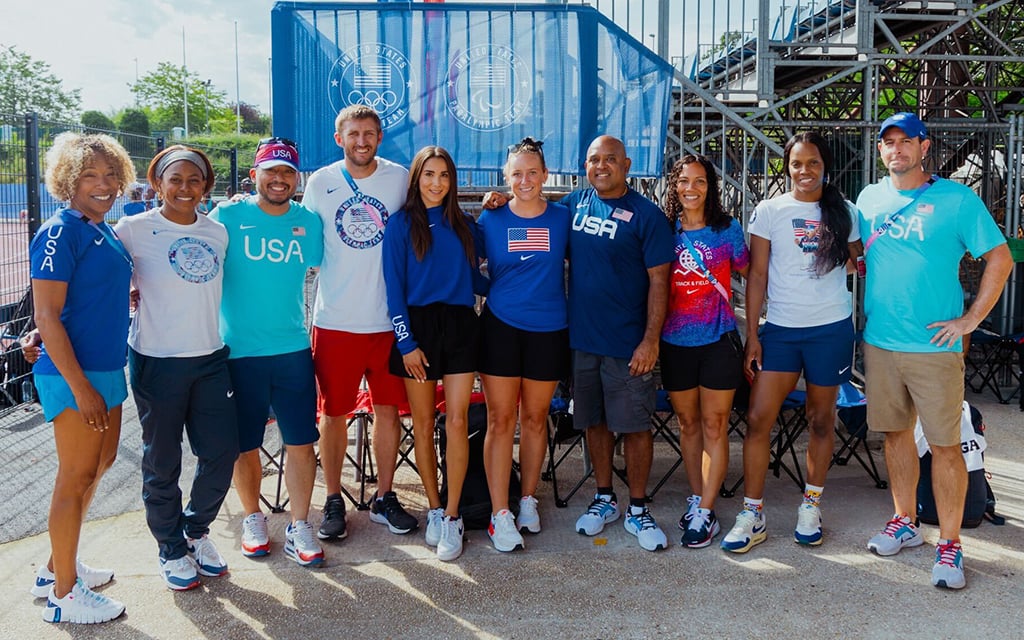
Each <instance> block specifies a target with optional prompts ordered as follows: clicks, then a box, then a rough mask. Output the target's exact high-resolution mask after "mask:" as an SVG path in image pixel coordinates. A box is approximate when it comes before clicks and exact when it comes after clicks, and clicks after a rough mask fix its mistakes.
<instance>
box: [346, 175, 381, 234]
mask: <svg viewBox="0 0 1024 640" xmlns="http://www.w3.org/2000/svg"><path fill="white" fill-rule="evenodd" d="M341 175H342V176H343V177H344V178H345V182H347V183H348V186H349V188H350V189H352V193H354V194H355V196H356V199H358V200H359V202H361V203H362V205H363V206H362V210H363V211H365V212H366V213H368V214H370V217H371V218H373V221H374V223H376V225H377V228H379V229H383V228H384V221H383V220H381V219H380V216H379V215H377V211H376V210H375V208H374V207H370V206H366V205H367V202H366V196H364V195H363V192H362V191H360V190H359V187H358V186H356V181H355V179H353V178H352V174H351V173H349V172H348V169H346V168H345V165H344V164H342V165H341Z"/></svg>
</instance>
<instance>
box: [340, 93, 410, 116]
mask: <svg viewBox="0 0 1024 640" xmlns="http://www.w3.org/2000/svg"><path fill="white" fill-rule="evenodd" d="M348 101H349V103H350V104H365V105H366V106H368V107H370V108H371V109H373V110H374V111H376V112H377V114H378V115H379V114H381V113H385V112H386V111H387V110H388V109H391V108H392V107H394V106H395V105H397V104H398V94H396V93H395V92H394V91H392V90H391V89H385V90H384V91H375V90H372V89H371V90H369V91H360V90H358V89H353V90H352V91H349V92H348Z"/></svg>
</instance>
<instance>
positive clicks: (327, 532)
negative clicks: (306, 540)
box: [316, 494, 348, 540]
mask: <svg viewBox="0 0 1024 640" xmlns="http://www.w3.org/2000/svg"><path fill="white" fill-rule="evenodd" d="M347 535H348V531H346V530H345V499H344V498H342V497H341V496H340V495H339V494H334V495H330V496H327V502H325V503H324V519H323V522H321V523H320V530H319V531H317V532H316V537H318V538H320V539H321V540H341V539H343V538H344V537H345V536H347Z"/></svg>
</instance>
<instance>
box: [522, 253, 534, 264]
mask: <svg viewBox="0 0 1024 640" xmlns="http://www.w3.org/2000/svg"><path fill="white" fill-rule="evenodd" d="M533 256H534V254H532V253H531V254H530V255H528V256H519V261H520V262H526V261H527V260H529V259H530V258H532V257H533Z"/></svg>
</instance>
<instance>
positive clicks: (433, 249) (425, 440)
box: [384, 146, 483, 560]
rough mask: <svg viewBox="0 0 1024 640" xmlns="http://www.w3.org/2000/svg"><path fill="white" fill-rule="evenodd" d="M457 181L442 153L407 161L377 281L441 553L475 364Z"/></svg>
mask: <svg viewBox="0 0 1024 640" xmlns="http://www.w3.org/2000/svg"><path fill="white" fill-rule="evenodd" d="M456 185H457V180H456V175H455V163H454V162H452V159H451V156H450V155H448V152H447V151H445V150H444V149H442V148H441V147H434V146H430V147H424V148H423V149H421V150H420V151H419V153H417V154H416V157H415V158H413V161H412V167H411V169H410V171H409V193H408V195H407V196H406V200H405V205H404V206H403V207H402V209H401V210H400V211H397V212H395V214H394V216H392V217H391V218H390V219H389V220H388V223H387V227H386V228H385V231H384V282H385V285H386V287H387V298H388V311H389V313H390V314H391V323H392V326H393V327H394V330H395V346H394V348H393V349H392V352H391V363H390V368H391V373H393V374H395V375H397V376H401V377H403V378H405V389H406V393H407V395H408V397H409V407H410V408H411V410H412V421H413V433H414V440H415V447H416V466H417V467H418V468H419V473H420V479H421V480H422V482H423V489H424V492H425V493H426V495H427V501H428V502H429V505H430V511H429V512H428V513H427V531H426V542H427V544H428V545H430V546H434V545H436V546H437V557H438V558H439V559H440V560H454V559H455V558H457V557H459V555H461V554H462V534H463V524H462V518H461V517H460V515H459V499H460V498H461V496H462V485H463V482H464V480H465V477H466V465H467V462H468V459H469V440H468V435H467V434H468V431H467V412H468V410H469V399H470V393H471V391H472V388H473V377H474V373H475V372H476V367H477V342H478V326H477V325H478V319H477V315H476V311H475V310H474V308H473V303H474V297H473V293H474V283H478V284H479V271H477V249H476V245H477V244H478V243H479V233H478V230H477V227H476V223H475V222H474V221H473V219H472V218H471V217H469V216H467V215H465V214H464V213H462V211H461V210H460V209H459V205H458V199H457V197H456ZM479 288H480V287H479V286H478V289H479ZM480 293H483V292H482V291H480ZM438 380H442V381H443V382H444V395H445V404H446V408H447V417H446V418H445V431H446V435H447V443H448V444H447V449H446V451H445V464H446V470H447V479H448V496H447V498H448V503H447V504H446V505H444V506H442V505H441V497H440V493H439V492H438V486H437V461H436V458H435V456H434V450H433V433H432V430H433V428H434V408H435V389H436V387H437V381H438Z"/></svg>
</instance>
